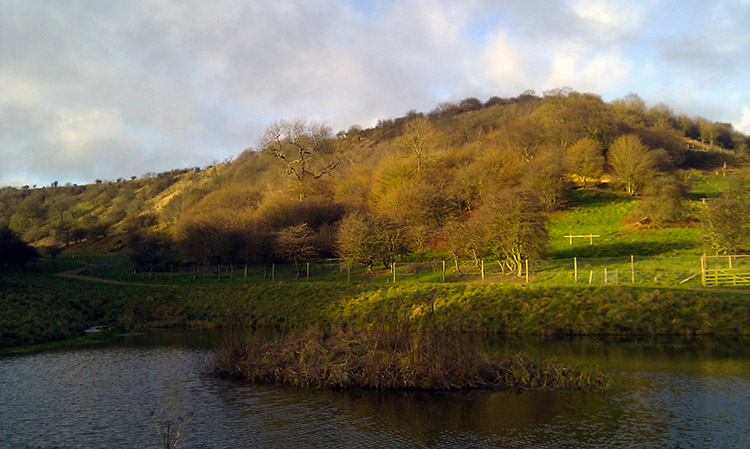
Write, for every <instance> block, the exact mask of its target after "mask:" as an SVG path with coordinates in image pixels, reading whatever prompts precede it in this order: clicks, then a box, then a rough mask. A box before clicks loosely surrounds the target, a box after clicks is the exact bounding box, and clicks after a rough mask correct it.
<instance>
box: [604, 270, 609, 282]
mask: <svg viewBox="0 0 750 449" xmlns="http://www.w3.org/2000/svg"><path fill="white" fill-rule="evenodd" d="M607 281H608V279H607V267H604V283H605V284H608V283H609V282H607Z"/></svg>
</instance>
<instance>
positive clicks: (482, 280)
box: [482, 259, 484, 282]
mask: <svg viewBox="0 0 750 449" xmlns="http://www.w3.org/2000/svg"><path fill="white" fill-rule="evenodd" d="M482 282H484V259H482Z"/></svg>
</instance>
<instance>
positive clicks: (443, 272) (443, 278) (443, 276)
mask: <svg viewBox="0 0 750 449" xmlns="http://www.w3.org/2000/svg"><path fill="white" fill-rule="evenodd" d="M442 282H443V283H445V261H443V271H442Z"/></svg>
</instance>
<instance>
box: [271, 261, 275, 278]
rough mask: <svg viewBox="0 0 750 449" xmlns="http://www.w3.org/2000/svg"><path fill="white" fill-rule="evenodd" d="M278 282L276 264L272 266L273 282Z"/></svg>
mask: <svg viewBox="0 0 750 449" xmlns="http://www.w3.org/2000/svg"><path fill="white" fill-rule="evenodd" d="M275 280H276V264H275V263H272V264H271V282H274V281H275Z"/></svg>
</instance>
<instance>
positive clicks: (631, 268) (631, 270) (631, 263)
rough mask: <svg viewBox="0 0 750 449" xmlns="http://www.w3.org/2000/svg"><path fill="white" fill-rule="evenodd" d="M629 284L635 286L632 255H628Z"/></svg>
mask: <svg viewBox="0 0 750 449" xmlns="http://www.w3.org/2000/svg"><path fill="white" fill-rule="evenodd" d="M630 283H631V284H635V263H634V261H633V255H632V254H631V255H630Z"/></svg>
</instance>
